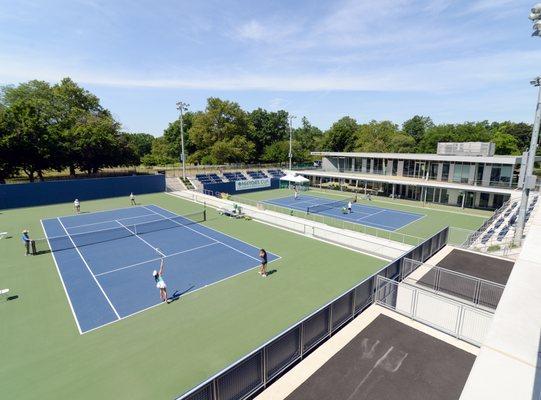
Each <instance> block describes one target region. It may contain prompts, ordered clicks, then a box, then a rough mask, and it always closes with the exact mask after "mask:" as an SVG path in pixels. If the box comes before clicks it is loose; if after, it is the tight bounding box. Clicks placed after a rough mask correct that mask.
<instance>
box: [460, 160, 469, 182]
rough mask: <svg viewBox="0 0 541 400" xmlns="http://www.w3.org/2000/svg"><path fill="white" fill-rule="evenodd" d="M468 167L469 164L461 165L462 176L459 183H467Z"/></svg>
mask: <svg viewBox="0 0 541 400" xmlns="http://www.w3.org/2000/svg"><path fill="white" fill-rule="evenodd" d="M470 166H471V165H470V164H463V165H462V175H461V179H460V182H461V183H468V180H469V179H470Z"/></svg>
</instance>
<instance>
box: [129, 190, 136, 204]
mask: <svg viewBox="0 0 541 400" xmlns="http://www.w3.org/2000/svg"><path fill="white" fill-rule="evenodd" d="M130 203H131V205H132V206H136V205H137V203H136V202H135V196H134V195H133V192H131V193H130Z"/></svg>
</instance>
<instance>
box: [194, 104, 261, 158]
mask: <svg viewBox="0 0 541 400" xmlns="http://www.w3.org/2000/svg"><path fill="white" fill-rule="evenodd" d="M253 130H254V126H253V124H252V122H251V120H250V118H249V116H248V114H247V113H246V112H245V111H243V110H242V109H241V108H240V106H239V105H238V104H237V103H234V102H231V101H226V100H220V99H218V98H215V97H211V98H209V99H208V100H207V107H206V109H205V112H203V113H199V114H197V115H195V116H194V118H193V124H192V127H191V128H190V130H189V134H190V139H191V141H192V142H193V143H194V145H195V146H196V147H197V149H199V150H201V149H203V148H211V147H212V146H213V145H214V144H215V143H217V142H219V141H222V140H231V139H233V138H234V137H235V136H247V137H250V136H251V135H252V134H253Z"/></svg>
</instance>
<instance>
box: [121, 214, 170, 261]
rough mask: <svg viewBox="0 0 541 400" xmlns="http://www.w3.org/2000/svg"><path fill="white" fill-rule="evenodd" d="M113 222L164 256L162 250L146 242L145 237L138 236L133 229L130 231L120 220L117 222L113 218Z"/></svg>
mask: <svg viewBox="0 0 541 400" xmlns="http://www.w3.org/2000/svg"><path fill="white" fill-rule="evenodd" d="M115 222H117V223H118V224H119V225H120V226H122V227H123V228H125V229H126V230H127V231H128V232H130V233H132V234H133V235H134V236H135V237H136V238H137V239H139V240H141V241H142V242H143V243H145V244H146V245H147V246H148V247H150V248H151V249H152V250H154V251H155V252H156V253H160V254H161V255H162V257H165V254H164V253H163V252H161V251H160V250H159V249H158V248H157V247H154V246H153V245H151V244H150V243H149V242H147V241H146V240H145V239H143V238H142V237H141V236H139V235H138V234H137V233H135V232H134V231H132V230H131V229H128V227H127V226H126V225H124V224H123V223H122V222H119V221H117V220H116V219H115Z"/></svg>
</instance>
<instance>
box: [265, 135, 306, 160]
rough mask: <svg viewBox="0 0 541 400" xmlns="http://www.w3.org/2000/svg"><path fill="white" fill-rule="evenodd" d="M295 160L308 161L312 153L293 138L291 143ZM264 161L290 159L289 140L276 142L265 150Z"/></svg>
mask: <svg viewBox="0 0 541 400" xmlns="http://www.w3.org/2000/svg"><path fill="white" fill-rule="evenodd" d="M291 148H292V152H293V162H302V161H306V160H307V159H308V158H309V156H310V153H309V152H308V151H306V150H305V149H303V148H302V147H301V144H300V143H299V142H298V141H296V140H293V141H292V143H291ZM263 161H265V162H269V163H285V162H288V161H289V141H288V140H282V141H280V142H274V143H272V144H270V145H268V146H267V147H265V150H264V151H263Z"/></svg>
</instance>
